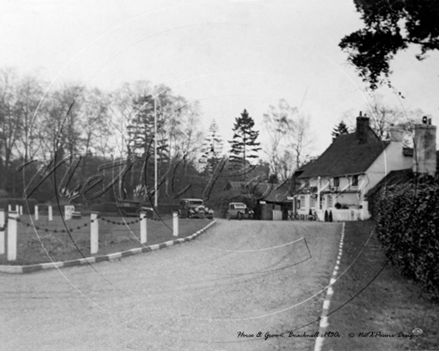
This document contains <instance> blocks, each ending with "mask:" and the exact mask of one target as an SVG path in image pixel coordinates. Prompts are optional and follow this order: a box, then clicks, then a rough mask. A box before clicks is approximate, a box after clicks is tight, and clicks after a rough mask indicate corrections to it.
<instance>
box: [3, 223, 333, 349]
mask: <svg viewBox="0 0 440 351" xmlns="http://www.w3.org/2000/svg"><path fill="white" fill-rule="evenodd" d="M340 235H341V224H337V223H316V222H308V223H304V222H290V221H289V222H285V221H284V222H276V221H229V222H228V221H224V220H218V223H217V224H216V225H214V227H212V229H210V230H209V231H208V232H206V233H205V234H203V235H202V236H200V237H199V238H198V239H196V240H195V241H192V242H188V243H185V244H182V245H177V246H173V247H169V248H166V249H163V250H160V251H154V252H149V253H147V254H142V255H137V256H132V257H129V258H125V259H123V260H121V261H114V262H103V263H98V264H95V265H93V266H85V267H72V268H64V269H62V270H59V271H58V270H52V271H43V272H38V273H34V274H27V275H7V274H1V275H0V281H1V283H0V324H1V326H2V328H0V349H1V350H17V351H18V350H44V351H49V350H161V351H163V350H191V351H193V350H204V351H206V350H313V346H314V342H315V340H314V338H309V337H289V331H295V332H294V334H302V333H306V334H313V333H315V332H316V331H317V330H318V324H317V323H312V322H313V321H315V320H316V319H317V318H319V316H320V314H321V308H322V301H323V299H324V296H325V291H324V292H321V293H320V291H322V289H323V288H324V287H325V286H326V285H327V284H328V283H329V279H330V275H331V273H332V270H333V267H334V264H335V260H336V256H337V248H338V245H339V240H340ZM309 323H311V324H309ZM308 324H309V325H308ZM259 332H261V336H260V337H257V334H258V333H259ZM266 333H269V334H271V335H275V334H282V335H283V336H279V337H271V338H268V339H267V340H265V335H266ZM251 335H253V337H252V336H251Z"/></svg>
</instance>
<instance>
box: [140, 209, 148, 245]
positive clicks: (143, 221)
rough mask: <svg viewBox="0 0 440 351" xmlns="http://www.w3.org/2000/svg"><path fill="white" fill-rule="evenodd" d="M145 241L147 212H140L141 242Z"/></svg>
mask: <svg viewBox="0 0 440 351" xmlns="http://www.w3.org/2000/svg"><path fill="white" fill-rule="evenodd" d="M146 242H147V214H146V213H142V212H141V244H145V243H146Z"/></svg>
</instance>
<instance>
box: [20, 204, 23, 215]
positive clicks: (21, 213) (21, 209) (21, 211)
mask: <svg viewBox="0 0 440 351" xmlns="http://www.w3.org/2000/svg"><path fill="white" fill-rule="evenodd" d="M20 216H23V206H21V205H20Z"/></svg>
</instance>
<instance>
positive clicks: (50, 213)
mask: <svg viewBox="0 0 440 351" xmlns="http://www.w3.org/2000/svg"><path fill="white" fill-rule="evenodd" d="M48 215H49V221H51V220H53V215H52V205H49V208H48Z"/></svg>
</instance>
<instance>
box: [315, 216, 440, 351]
mask: <svg viewBox="0 0 440 351" xmlns="http://www.w3.org/2000/svg"><path fill="white" fill-rule="evenodd" d="M373 229H374V223H373V222H371V221H367V222H347V223H346V231H345V235H346V236H345V239H344V248H343V255H342V261H341V267H340V270H339V272H341V273H342V272H344V271H345V269H346V268H347V267H348V266H349V265H350V264H351V263H352V262H353V261H354V259H355V258H356V256H357V255H358V254H359V252H360V251H361V250H362V247H363V246H364V245H365V243H366V242H367V240H368V238H369V236H370V233H371V232H372V230H373ZM433 235H437V233H433ZM338 308H339V310H337V309H338ZM335 310H337V311H335ZM332 311H335V312H334V313H331V312H332ZM330 313H331V315H330V316H329V323H330V325H329V327H327V330H329V331H338V332H339V333H340V334H341V337H340V338H326V339H325V341H324V348H323V349H324V350H335V351H336V350H338V351H345V350H346V351H352V350H359V351H363V350H372V351H373V350H374V351H376V350H381V351H386V350H390V351H391V350H393V351H394V350H438V339H439V333H438V302H437V301H436V302H429V301H428V300H427V299H425V298H424V296H423V293H422V291H421V289H420V287H419V286H418V285H417V284H416V283H414V282H412V281H410V280H407V279H406V278H403V277H402V276H400V275H399V273H398V272H397V269H396V268H395V267H393V266H391V265H390V264H387V259H386V257H385V254H384V251H383V250H382V248H381V245H380V242H379V241H378V240H377V237H376V234H375V233H373V235H372V236H371V239H370V241H369V242H368V244H367V245H366V246H365V249H364V250H363V252H362V253H361V254H360V256H359V257H358V258H357V260H356V262H355V263H354V264H353V265H352V266H351V268H350V269H349V270H348V271H347V272H346V273H345V275H344V276H342V278H340V279H339V280H338V281H337V282H336V284H335V285H334V295H333V297H332V299H331V304H330ZM415 328H420V329H421V330H423V333H422V334H420V335H418V336H417V337H413V338H412V339H409V338H407V337H403V336H401V337H359V336H358V333H360V332H364V333H368V332H371V331H372V332H380V333H382V334H383V335H384V334H396V335H397V334H398V333H399V332H401V333H404V334H407V335H411V334H412V331H413V330H414V329H415ZM349 333H354V334H355V336H354V337H352V338H349V337H348V334H349Z"/></svg>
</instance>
